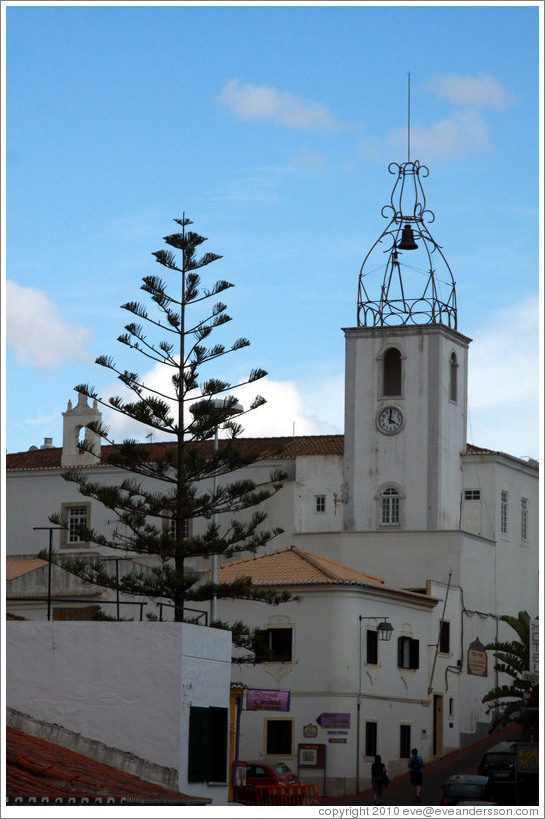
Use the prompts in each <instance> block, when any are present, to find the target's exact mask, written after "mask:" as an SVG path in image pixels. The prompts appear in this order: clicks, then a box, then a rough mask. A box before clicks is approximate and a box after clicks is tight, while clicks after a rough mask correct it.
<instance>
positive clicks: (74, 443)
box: [61, 392, 102, 467]
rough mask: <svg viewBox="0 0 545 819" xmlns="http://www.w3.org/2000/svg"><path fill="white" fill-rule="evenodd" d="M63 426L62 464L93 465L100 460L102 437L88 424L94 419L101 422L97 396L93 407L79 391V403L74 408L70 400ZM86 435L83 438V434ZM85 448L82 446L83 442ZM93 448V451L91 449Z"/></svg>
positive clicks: (64, 414) (64, 415)
mask: <svg viewBox="0 0 545 819" xmlns="http://www.w3.org/2000/svg"><path fill="white" fill-rule="evenodd" d="M62 417H63V426H62V457H61V466H62V467H65V466H93V465H94V464H97V463H98V462H99V461H100V445H101V438H100V436H99V435H97V434H96V433H94V432H92V431H91V430H90V429H86V425H87V424H89V423H91V421H94V422H95V423H100V422H101V420H102V413H101V412H100V411H99V410H98V408H97V401H96V398H95V399H94V401H93V406H92V408H91V407H90V406H89V405H88V403H87V398H86V396H85V395H84V394H83V393H81V392H78V403H77V404H76V406H75V407H74V408H72V402H71V401H68V407H67V409H66V412H63V414H62ZM82 435H83V436H84V437H83V439H82V438H81V436H82ZM82 443H83V444H84V445H85V448H82V447H81V444H82ZM90 448H92V452H90V451H89V449H90Z"/></svg>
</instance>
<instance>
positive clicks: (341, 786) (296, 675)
mask: <svg viewBox="0 0 545 819" xmlns="http://www.w3.org/2000/svg"><path fill="white" fill-rule="evenodd" d="M294 593H296V594H300V595H301V596H302V601H301V602H300V603H297V602H291V603H285V604H283V605H282V606H280V607H272V606H268V605H259V604H256V603H252V602H247V603H244V602H237V603H236V604H233V603H232V602H230V601H227V600H222V601H219V603H218V612H219V615H220V617H221V618H222V619H230V618H231V617H232V616H236V617H237V618H238V617H241V618H242V619H243V620H244V622H246V623H248V624H251V625H253V626H259V627H260V628H272V627H275V626H276V627H279V626H280V627H284V628H287V627H290V628H292V629H293V658H292V662H285V663H262V664H256V665H251V664H250V665H241V666H237V665H234V666H233V681H236V682H242V683H243V684H244V685H246V686H247V687H249V688H263V689H273V690H278V689H280V690H287V691H290V692H291V702H290V711H289V712H282V713H278V712H266V711H259V712H252V711H243V712H242V715H241V721H240V758H241V759H246V760H249V759H256V758H261V757H263V758H266V757H267V749H266V723H267V721H268V720H270V719H278V718H281V719H288V720H293V748H292V753H291V754H285V755H282V756H281V757H280V758H281V759H283V760H284V761H286V762H287V763H288V764H289V765H290V767H291V768H292V769H293V770H297V746H298V745H299V744H301V743H309V742H310V743H319V744H325V745H326V748H327V751H326V754H327V766H326V767H327V770H326V780H327V782H326V790H327V794H328V795H329V796H337V795H343V794H350V793H354V792H355V790H356V771H357V766H358V700H359V701H360V711H359V714H360V735H359V775H360V786H361V787H365V786H367V785H368V784H369V782H370V778H369V777H370V774H369V771H370V766H371V762H372V759H371V758H370V757H366V756H365V723H366V722H367V721H372V722H376V723H377V738H378V749H377V750H378V753H380V754H381V755H382V757H383V760H385V762H386V764H387V765H388V768H389V770H390V772H391V774H392V775H394V774H395V773H401V772H404V771H405V769H406V765H407V761H406V760H405V759H400V758H399V735H400V726H401V725H402V724H403V725H410V726H411V738H412V740H413V742H414V743H415V744H417V745H418V747H419V748H420V749H421V751H422V753H423V755H424V756H425V757H426V759H429V758H430V757H431V742H432V718H433V709H432V707H431V701H432V700H431V699H430V697H429V696H428V692H427V686H428V682H429V673H430V656H431V655H430V652H429V650H428V646H429V644H430V643H431V642H432V641H433V640H434V639H436V633H437V631H436V621H435V613H436V611H437V606H432V607H430V606H429V605H428V604H426V603H423V602H411V601H409V600H408V598H399V597H396V596H395V595H392V593H391V592H389V591H386V590H382V589H380V588H377V589H370V588H358V587H355V586H352V585H346V586H336V585H334V584H332V585H329V584H326V585H324V586H306V587H296V588H294ZM360 615H361V616H362V617H363V618H364V619H363V620H362V621H361V624H360V620H359V617H360ZM383 617H388V618H389V619H390V622H391V624H392V626H393V628H394V634H393V637H392V639H391V641H390V642H388V643H386V642H384V643H381V642H379V645H378V664H377V665H373V666H367V664H366V662H365V658H366V653H365V652H366V638H365V631H366V629H367V628H370V629H373V628H376V626H377V625H378V623H379V622H380V620H381V619H382V618H383ZM368 618H372V619H368ZM360 636H361V654H360ZM401 636H412V637H413V638H414V639H418V640H419V642H420V668H419V669H417V670H408V669H407V670H405V669H399V668H398V666H397V640H398V637H401ZM360 660H361V663H362V664H361V669H362V673H361V678H360ZM443 681H444V676H438V677H437V684H438V686H439V688H438V689H435V688H434V690H442V688H441V686H442V685H443ZM360 682H361V689H360ZM360 693H361V697H360ZM322 713H342V714H350V728H349V729H348V730H346V731H344V732H341V733H339V731H338V730H328V729H327V728H326V727H321V726H320V725H319V723H318V722H317V720H318V717H319V716H320V714H322ZM308 725H311V726H314V727H315V728H316V732H317V733H316V737H315V738H313V739H309V738H306V737H305V734H304V726H308ZM339 740H340V741H339ZM300 776H301V778H302V780H303V781H304V782H308V783H310V782H318V783H319V784H320V786H321V784H322V780H323V772H322V771H317V772H315V771H312V770H309V769H306V768H305V769H301V771H300Z"/></svg>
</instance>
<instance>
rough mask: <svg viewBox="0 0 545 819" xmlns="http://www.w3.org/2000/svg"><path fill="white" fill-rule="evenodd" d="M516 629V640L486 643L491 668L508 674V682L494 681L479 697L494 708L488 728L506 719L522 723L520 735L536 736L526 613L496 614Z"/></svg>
mask: <svg viewBox="0 0 545 819" xmlns="http://www.w3.org/2000/svg"><path fill="white" fill-rule="evenodd" d="M500 620H501V621H502V622H504V623H507V625H508V626H510V627H511V628H512V629H513V631H515V632H516V634H517V637H518V640H511V641H503V642H495V643H489V645H487V646H486V648H487V650H488V651H493V652H494V657H495V659H496V664H495V665H494V669H495V670H496V671H499V672H500V673H502V674H507V675H508V676H509V677H511V682H510V683H508V684H504V685H497V686H496V687H495V688H493V689H492V690H491V691H489V692H488V694H486V696H484V697H483V700H482V701H483V703H487V702H489V703H490V704H491V705H490V708H489V709H488V713H489V712H490V711H491V710H493V709H494V710H495V711H496V712H497V716H496V718H495V720H494V721H493V724H492V728H491V730H492V731H493V730H494V729H495V728H497V727H503V726H505V725H509V724H510V723H516V724H517V725H520V726H522V739H526V740H530V739H533V740H534V741H536V740H537V737H538V731H539V710H538V705H539V684H538V682H537V680H535V679H534V678H533V677H531V676H530V672H529V669H530V615H529V614H528V612H527V611H519V613H518V615H517V616H516V617H513V616H510V615H508V614H505V615H503V616H502V617H500Z"/></svg>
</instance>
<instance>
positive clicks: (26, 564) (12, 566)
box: [6, 557, 47, 580]
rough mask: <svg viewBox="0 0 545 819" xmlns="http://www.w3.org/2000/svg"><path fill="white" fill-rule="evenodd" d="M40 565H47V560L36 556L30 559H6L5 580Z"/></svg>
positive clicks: (31, 570) (13, 578)
mask: <svg viewBox="0 0 545 819" xmlns="http://www.w3.org/2000/svg"><path fill="white" fill-rule="evenodd" d="M42 566H47V560H39V559H38V558H37V557H35V558H32V559H31V560H21V559H20V558H15V559H12V558H9V557H8V559H7V560H6V580H15V578H16V577H21V575H23V574H28V573H29V572H33V571H35V570H36V569H40V568H41V567H42Z"/></svg>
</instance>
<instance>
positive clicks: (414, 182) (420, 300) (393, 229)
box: [357, 160, 457, 330]
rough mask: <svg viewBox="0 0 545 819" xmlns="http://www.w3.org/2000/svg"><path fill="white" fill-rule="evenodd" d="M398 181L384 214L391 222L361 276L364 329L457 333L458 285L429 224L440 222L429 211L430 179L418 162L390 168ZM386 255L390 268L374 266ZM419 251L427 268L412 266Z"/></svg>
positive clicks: (361, 323) (360, 312) (360, 315)
mask: <svg viewBox="0 0 545 819" xmlns="http://www.w3.org/2000/svg"><path fill="white" fill-rule="evenodd" d="M388 170H389V172H390V173H391V174H394V175H396V177H397V178H396V181H395V184H394V187H393V190H392V194H391V197H390V204H389V205H385V206H384V207H383V208H382V211H381V213H382V216H383V217H384V218H390V221H389V223H388V225H387V227H386V228H385V229H384V231H383V232H382V233H381V235H380V236H379V238H378V239H377V241H376V242H375V243H374V245H373V246H372V247H371V249H370V251H369V252H368V254H367V256H366V257H365V259H364V261H363V264H362V266H361V269H360V274H359V285H358V315H357V321H358V326H359V327H389V326H400V325H406V324H409V325H423V324H441V325H444V326H446V327H449V328H451V329H453V330H456V328H457V315H456V285H455V282H454V277H453V275H452V271H451V269H450V267H449V265H448V262H447V260H446V259H445V257H444V255H443V253H442V251H441V247H440V246H439V245H438V244H437V242H436V241H435V239H433V237H432V235H431V233H430V231H429V228H428V224H431V223H432V222H433V221H434V220H435V214H434V213H433V211H431V210H429V209H428V208H426V197H425V194H424V189H423V187H422V178H425V177H426V176H428V174H429V170H428V168H427V167H426V166H425V165H421V164H420V162H418V160H416V161H414V162H403V163H401V164H398V163H397V162H392V163H390V165H389V166H388ZM384 244H386V245H387V246H386V249H384V250H382V253H383V254H386V264H385V266H384V261H382V263H381V264H377V265H376V266H374V265H373V259H376V254H377V253H378V252H379V251H380V249H381V247H380V246H381V245H384ZM417 249H418V251H419V253H418V254H417V255H418V258H419V259H424V261H423V265H422V266H421V267H416V266H412V264H411V263H410V261H411V260H409V259H407V260H406V256H405V254H406V253H412V252H413V251H415V250H417ZM377 270H378V271H383V278H382V283H381V285H380V295H379V296H378V298H372V296H371V293H370V291H371V290H372V288H373V282H374V283H375V287H376V289H377V290H378V286H377V285H378V282H377V279H378V278H379V277H376V278H373V276H372V274H374V273H376V272H377ZM379 276H380V272H379Z"/></svg>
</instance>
